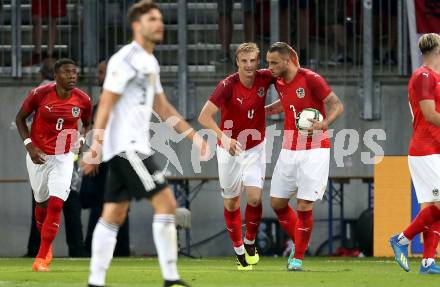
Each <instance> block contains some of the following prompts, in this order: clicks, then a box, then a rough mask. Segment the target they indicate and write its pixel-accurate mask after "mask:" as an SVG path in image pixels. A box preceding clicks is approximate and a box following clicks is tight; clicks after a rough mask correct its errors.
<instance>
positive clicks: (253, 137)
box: [209, 70, 274, 150]
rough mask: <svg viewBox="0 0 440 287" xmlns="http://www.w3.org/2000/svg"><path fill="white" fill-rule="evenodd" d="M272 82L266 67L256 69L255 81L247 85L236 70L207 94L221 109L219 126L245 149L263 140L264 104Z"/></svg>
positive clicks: (264, 125)
mask: <svg viewBox="0 0 440 287" xmlns="http://www.w3.org/2000/svg"><path fill="white" fill-rule="evenodd" d="M273 83H274V78H273V77H272V73H271V72H270V71H269V70H257V72H256V76H255V80H254V84H253V85H252V87H251V88H246V87H245V86H243V84H242V83H241V82H240V78H239V76H238V73H235V74H232V75H230V76H229V77H227V78H226V79H224V80H222V81H221V82H220V83H219V84H218V85H217V87H216V89H215V90H214V92H213V93H212V95H211V96H210V97H209V101H211V102H212V103H213V104H214V105H216V106H217V107H218V108H219V109H220V114H221V120H220V129H221V130H222V131H223V132H224V133H225V134H226V135H228V136H229V137H231V138H233V139H235V140H237V141H238V142H239V143H240V144H241V145H242V148H243V149H244V150H248V149H251V148H253V147H255V146H256V145H258V144H259V143H261V142H262V141H264V138H265V132H266V115H265V111H264V105H265V102H266V95H267V90H268V88H269V86H270V85H271V84H273ZM219 144H220V143H219Z"/></svg>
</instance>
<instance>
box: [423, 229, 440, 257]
mask: <svg viewBox="0 0 440 287" xmlns="http://www.w3.org/2000/svg"><path fill="white" fill-rule="evenodd" d="M439 239H440V221H437V222H436V223H434V224H433V225H431V227H430V228H429V229H428V230H425V231H423V258H425V259H426V258H435V253H436V249H437V246H438V242H439Z"/></svg>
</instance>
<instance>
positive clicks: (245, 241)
mask: <svg viewBox="0 0 440 287" xmlns="http://www.w3.org/2000/svg"><path fill="white" fill-rule="evenodd" d="M243 241H244V244H247V245H252V244H254V243H255V239H254V240H249V239H247V238H246V237H245V238H244V239H243Z"/></svg>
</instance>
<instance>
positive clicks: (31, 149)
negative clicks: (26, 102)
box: [15, 108, 46, 164]
mask: <svg viewBox="0 0 440 287" xmlns="http://www.w3.org/2000/svg"><path fill="white" fill-rule="evenodd" d="M31 113H32V112H26V111H25V110H23V108H20V110H19V111H18V113H17V116H16V117H15V124H16V126H17V129H18V133H19V134H20V137H21V140H22V141H24V140H25V139H29V138H30V134H29V128H28V126H27V124H26V119H27V118H28V117H29V116H30V115H31ZM25 147H26V150H27V152H28V153H29V156H30V157H31V159H32V162H33V163H35V164H43V163H44V162H45V161H46V158H45V154H44V152H43V151H42V150H41V149H39V148H38V147H36V146H34V144H33V143H32V142H28V143H26V145H25Z"/></svg>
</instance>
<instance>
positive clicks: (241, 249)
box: [234, 244, 244, 255]
mask: <svg viewBox="0 0 440 287" xmlns="http://www.w3.org/2000/svg"><path fill="white" fill-rule="evenodd" d="M234 250H235V253H236V254H237V255H243V254H244V245H243V244H242V245H240V246H238V247H234Z"/></svg>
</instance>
